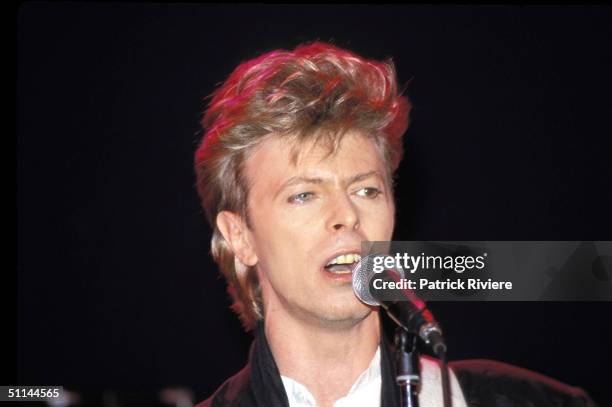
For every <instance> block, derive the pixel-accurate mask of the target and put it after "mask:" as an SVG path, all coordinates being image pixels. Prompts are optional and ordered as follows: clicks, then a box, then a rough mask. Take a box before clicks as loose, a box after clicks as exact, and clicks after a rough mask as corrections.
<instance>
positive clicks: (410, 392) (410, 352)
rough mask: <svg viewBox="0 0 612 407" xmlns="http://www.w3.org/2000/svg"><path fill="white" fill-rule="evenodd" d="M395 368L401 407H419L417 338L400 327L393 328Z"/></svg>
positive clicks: (419, 380)
mask: <svg viewBox="0 0 612 407" xmlns="http://www.w3.org/2000/svg"><path fill="white" fill-rule="evenodd" d="M395 367H396V372H397V376H396V382H397V384H398V386H399V394H400V403H401V405H402V407H419V398H418V395H419V386H420V385H421V375H420V364H419V352H418V350H417V337H416V335H415V334H413V333H411V332H408V331H407V330H406V329H404V328H402V327H401V326H398V327H397V328H395Z"/></svg>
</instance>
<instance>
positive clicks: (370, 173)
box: [347, 171, 384, 185]
mask: <svg viewBox="0 0 612 407" xmlns="http://www.w3.org/2000/svg"><path fill="white" fill-rule="evenodd" d="M372 176H379V177H381V178H383V177H382V175H380V173H379V172H378V171H368V172H364V173H361V174H357V175H355V176H352V177H351V178H349V179H348V181H347V185H351V184H354V183H355V182H359V181H363V180H364V179H368V178H370V177H372ZM383 179H384V178H383Z"/></svg>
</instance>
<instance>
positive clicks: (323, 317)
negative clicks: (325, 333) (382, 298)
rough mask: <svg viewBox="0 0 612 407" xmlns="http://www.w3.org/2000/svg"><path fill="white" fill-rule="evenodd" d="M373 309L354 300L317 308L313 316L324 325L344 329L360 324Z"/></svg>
mask: <svg viewBox="0 0 612 407" xmlns="http://www.w3.org/2000/svg"><path fill="white" fill-rule="evenodd" d="M373 311H375V308H374V307H369V306H367V305H365V304H363V303H361V302H359V301H356V302H349V303H342V304H333V305H331V306H329V307H327V308H326V309H325V310H318V311H317V312H315V313H313V316H314V317H315V318H316V319H317V320H318V321H319V322H320V323H321V324H322V325H323V326H325V327H328V328H337V329H345V328H350V327H354V326H356V325H358V324H360V323H361V322H363V321H364V320H365V319H366V318H367V317H368V316H370V314H372V312H373Z"/></svg>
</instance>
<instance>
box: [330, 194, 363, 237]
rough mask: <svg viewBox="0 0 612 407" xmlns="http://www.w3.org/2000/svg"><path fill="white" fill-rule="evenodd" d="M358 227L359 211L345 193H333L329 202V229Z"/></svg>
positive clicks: (337, 229)
mask: <svg viewBox="0 0 612 407" xmlns="http://www.w3.org/2000/svg"><path fill="white" fill-rule="evenodd" d="M358 227H359V211H358V209H357V207H356V206H355V203H354V202H353V201H352V200H351V198H350V196H348V195H347V194H346V193H338V194H334V195H333V196H332V198H331V202H330V215H329V220H328V228H329V229H330V230H331V231H339V230H342V229H348V230H353V229H357V228H358Z"/></svg>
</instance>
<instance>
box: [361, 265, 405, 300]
mask: <svg viewBox="0 0 612 407" xmlns="http://www.w3.org/2000/svg"><path fill="white" fill-rule="evenodd" d="M385 257H391V256H389V255H386V254H369V255H367V256H365V257H362V258H361V260H360V261H359V262H358V263H357V264H356V265H355V267H354V268H353V291H354V292H355V295H356V296H357V298H359V300H360V301H361V302H363V303H365V304H367V305H371V306H378V305H380V301H379V300H378V299H376V297H375V296H374V295H372V292H371V291H370V285H371V282H372V277H374V276H375V275H377V274H378V273H377V272H375V271H374V270H375V264H374V259H377V258H382V259H379V260H378V261H376V263H377V264H376V267H377V268H379V267H381V266H380V264H384V258H385ZM381 260H382V261H381ZM384 271H389V270H387V269H384ZM402 274H403V273H402V272H401V271H400V275H402Z"/></svg>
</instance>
